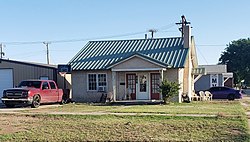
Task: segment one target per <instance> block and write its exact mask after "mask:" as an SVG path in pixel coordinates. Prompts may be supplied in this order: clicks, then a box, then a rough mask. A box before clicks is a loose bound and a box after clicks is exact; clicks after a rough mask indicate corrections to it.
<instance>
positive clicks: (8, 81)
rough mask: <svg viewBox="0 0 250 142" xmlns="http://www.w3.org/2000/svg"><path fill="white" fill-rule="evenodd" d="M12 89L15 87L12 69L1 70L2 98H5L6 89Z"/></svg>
mask: <svg viewBox="0 0 250 142" xmlns="http://www.w3.org/2000/svg"><path fill="white" fill-rule="evenodd" d="M11 87H13V71H12V69H0V97H2V96H3V90H4V89H6V88H11ZM0 103H1V101H0Z"/></svg>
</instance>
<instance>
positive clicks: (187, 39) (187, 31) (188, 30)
mask: <svg viewBox="0 0 250 142" xmlns="http://www.w3.org/2000/svg"><path fill="white" fill-rule="evenodd" d="M183 30H184V32H183V33H184V37H183V38H184V47H185V48H189V47H190V45H191V27H190V25H185V26H184V28H183Z"/></svg>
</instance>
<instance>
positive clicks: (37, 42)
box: [2, 23, 175, 45]
mask: <svg viewBox="0 0 250 142" xmlns="http://www.w3.org/2000/svg"><path fill="white" fill-rule="evenodd" d="M174 25H175V24H174V23H171V24H168V25H166V26H163V27H160V28H158V29H156V30H157V31H161V30H164V29H169V28H171V27H173V26H174ZM147 32H148V31H141V32H134V33H126V34H120V35H111V36H103V37H93V38H80V39H65V40H50V41H47V42H49V43H67V42H82V41H89V40H100V39H109V38H117V37H125V36H133V35H139V34H144V33H147ZM165 32H167V31H165ZM2 43H4V44H9V45H27V44H44V40H43V41H21V42H16V41H13V42H2Z"/></svg>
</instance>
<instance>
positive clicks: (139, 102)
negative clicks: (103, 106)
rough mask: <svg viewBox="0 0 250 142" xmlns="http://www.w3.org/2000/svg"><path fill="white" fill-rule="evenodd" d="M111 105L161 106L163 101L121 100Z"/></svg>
mask: <svg viewBox="0 0 250 142" xmlns="http://www.w3.org/2000/svg"><path fill="white" fill-rule="evenodd" d="M111 104H112V105H158V104H163V100H121V101H115V102H112V103H111Z"/></svg>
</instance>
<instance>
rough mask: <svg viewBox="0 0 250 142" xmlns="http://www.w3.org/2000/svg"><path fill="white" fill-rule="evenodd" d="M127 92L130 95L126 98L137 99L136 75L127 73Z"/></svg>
mask: <svg viewBox="0 0 250 142" xmlns="http://www.w3.org/2000/svg"><path fill="white" fill-rule="evenodd" d="M126 78H127V93H128V95H129V96H128V97H126V99H131V100H135V99H136V75H135V74H127V77H126Z"/></svg>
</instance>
